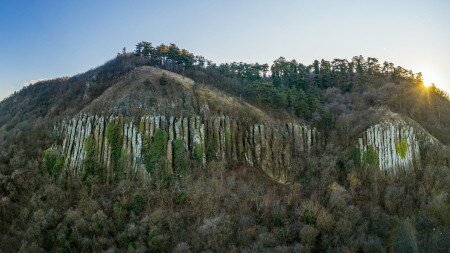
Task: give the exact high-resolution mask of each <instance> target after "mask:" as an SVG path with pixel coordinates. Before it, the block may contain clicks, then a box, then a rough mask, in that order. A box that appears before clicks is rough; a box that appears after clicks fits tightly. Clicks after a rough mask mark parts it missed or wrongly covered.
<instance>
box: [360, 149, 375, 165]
mask: <svg viewBox="0 0 450 253" xmlns="http://www.w3.org/2000/svg"><path fill="white" fill-rule="evenodd" d="M363 162H364V164H366V165H368V166H376V165H377V164H378V152H377V150H376V149H375V148H374V147H373V146H371V145H370V146H368V147H367V150H366V151H365V152H364V154H363Z"/></svg>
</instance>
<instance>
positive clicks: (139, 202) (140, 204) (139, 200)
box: [131, 194, 144, 214]
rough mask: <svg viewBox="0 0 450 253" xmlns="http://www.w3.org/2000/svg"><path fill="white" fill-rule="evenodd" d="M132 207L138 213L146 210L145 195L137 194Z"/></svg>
mask: <svg viewBox="0 0 450 253" xmlns="http://www.w3.org/2000/svg"><path fill="white" fill-rule="evenodd" d="M131 209H132V210H133V212H135V213H136V214H138V213H140V212H142V210H144V197H143V196H142V195H140V194H136V195H135V196H134V198H133V205H132V206H131Z"/></svg>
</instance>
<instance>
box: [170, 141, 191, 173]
mask: <svg viewBox="0 0 450 253" xmlns="http://www.w3.org/2000/svg"><path fill="white" fill-rule="evenodd" d="M172 145H173V164H174V165H175V170H176V172H177V174H183V173H185V172H186V171H187V170H188V168H189V160H188V153H187V150H186V148H185V147H184V143H183V140H181V139H175V140H173V142H172Z"/></svg>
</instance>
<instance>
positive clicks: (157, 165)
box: [144, 128, 168, 181]
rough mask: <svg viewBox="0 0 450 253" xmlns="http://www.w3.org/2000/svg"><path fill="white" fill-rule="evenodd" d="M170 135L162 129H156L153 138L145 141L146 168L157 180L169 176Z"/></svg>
mask: <svg viewBox="0 0 450 253" xmlns="http://www.w3.org/2000/svg"><path fill="white" fill-rule="evenodd" d="M167 141H168V135H167V133H166V132H165V131H164V130H162V129H159V128H158V129H156V131H155V134H154V135H153V138H152V139H151V140H150V141H146V142H145V143H144V145H145V150H144V159H145V168H146V169H147V172H148V173H150V175H151V176H152V177H153V178H154V179H157V180H163V181H164V180H165V179H166V178H167V176H168V173H167V169H166V165H167Z"/></svg>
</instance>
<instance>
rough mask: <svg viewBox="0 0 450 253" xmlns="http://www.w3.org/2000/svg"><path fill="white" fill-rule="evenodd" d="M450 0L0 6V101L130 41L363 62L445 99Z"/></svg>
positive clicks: (261, 56) (244, 56)
mask: <svg viewBox="0 0 450 253" xmlns="http://www.w3.org/2000/svg"><path fill="white" fill-rule="evenodd" d="M448 13H450V1H446V0H441V1H438V0H428V1H414V0H412V1H401V0H400V1H392V0H390V1H387V0H386V1H385V0H378V1H360V0H359V1H358V0H341V1H336V0H330V1H323V0H319V1H311V0H309V1H288V0H278V1H263V0H259V1H256V0H255V1H251V0H248V1H244V0H240V1H237V0H236V1H234V0H227V1H215V0H210V1H195V0H194V1H187V0H185V1H170V0H169V1H162V0H161V1H125V0H117V1H114V0H108V1H106V0H105V1H98V0H91V1H87V0H86V1H69V0H53V1H50V0H40V1H38V0H26V1H25V0H0V99H2V98H3V97H5V96H8V95H9V94H11V93H13V92H14V91H15V90H19V89H20V88H21V87H22V86H23V84H24V83H26V82H27V81H30V80H35V79H41V78H54V77H59V76H71V75H74V74H77V73H82V72H84V71H86V70H88V69H90V68H93V67H96V66H98V65H101V64H103V63H104V62H105V61H107V60H108V59H111V58H113V57H114V56H115V55H116V54H117V52H119V51H120V50H121V49H122V48H123V47H124V46H125V47H126V48H127V49H128V50H132V49H133V47H134V45H135V44H136V42H138V41H141V40H147V41H151V42H153V43H154V44H158V43H161V42H164V43H170V42H174V43H176V44H177V45H178V46H180V47H182V48H187V49H188V50H190V51H191V52H194V53H195V54H200V55H203V56H205V57H206V58H208V59H211V60H213V61H214V62H217V63H222V62H231V61H244V62H260V63H271V62H272V61H273V60H275V59H276V58H278V57H279V56H284V57H286V58H287V59H296V60H297V61H300V62H303V63H307V64H309V63H311V62H312V61H313V60H314V59H322V58H325V59H329V60H332V59H333V58H348V59H349V58H351V57H352V56H354V55H360V54H362V55H363V56H366V57H367V56H372V57H376V58H378V59H379V60H380V61H384V60H388V61H392V62H394V63H395V64H398V65H401V66H404V67H406V68H409V69H412V70H413V71H415V72H419V71H422V72H424V76H425V79H426V80H430V81H433V82H436V84H437V86H438V87H440V88H442V89H444V90H446V91H447V92H450V32H449V25H450V15H448Z"/></svg>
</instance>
